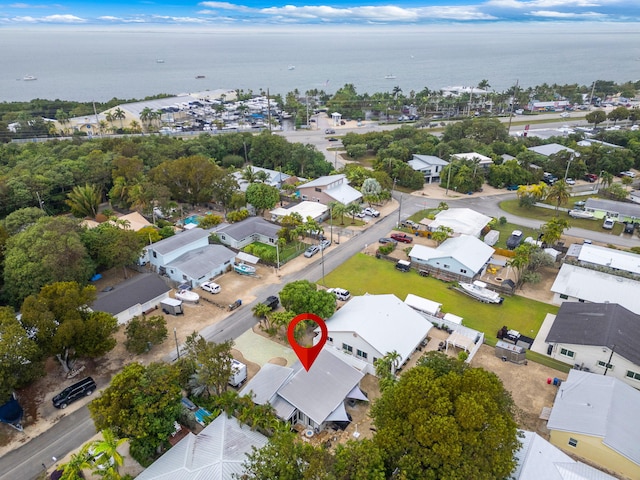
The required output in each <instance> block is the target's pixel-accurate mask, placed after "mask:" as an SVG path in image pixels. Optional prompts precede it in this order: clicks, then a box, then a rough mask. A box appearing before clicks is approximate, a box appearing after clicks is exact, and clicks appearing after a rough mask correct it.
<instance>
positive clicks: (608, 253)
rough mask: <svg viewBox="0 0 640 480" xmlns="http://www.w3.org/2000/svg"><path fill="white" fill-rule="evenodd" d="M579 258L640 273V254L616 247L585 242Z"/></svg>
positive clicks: (586, 261) (595, 263)
mask: <svg viewBox="0 0 640 480" xmlns="http://www.w3.org/2000/svg"><path fill="white" fill-rule="evenodd" d="M581 247H582V248H581V249H580V253H579V254H578V260H579V261H580V262H585V263H592V264H594V265H600V266H603V267H609V268H614V269H616V270H624V271H625V272H631V273H637V274H640V255H638V254H636V253H631V252H625V251H623V250H617V249H615V248H607V247H601V246H599V245H589V244H584V245H582V246H581Z"/></svg>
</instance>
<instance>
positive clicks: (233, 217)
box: [227, 208, 249, 223]
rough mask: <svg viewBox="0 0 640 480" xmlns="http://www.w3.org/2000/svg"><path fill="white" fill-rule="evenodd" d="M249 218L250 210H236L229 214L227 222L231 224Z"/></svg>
mask: <svg viewBox="0 0 640 480" xmlns="http://www.w3.org/2000/svg"><path fill="white" fill-rule="evenodd" d="M248 216H249V210H247V209H246V208H243V209H241V210H234V211H233V212H229V213H227V220H228V221H229V222H231V223H235V222H241V221H242V220H244V219H245V218H247V217H248Z"/></svg>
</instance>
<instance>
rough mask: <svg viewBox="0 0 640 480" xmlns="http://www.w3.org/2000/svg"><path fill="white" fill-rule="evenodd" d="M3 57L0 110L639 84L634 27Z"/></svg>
mask: <svg viewBox="0 0 640 480" xmlns="http://www.w3.org/2000/svg"><path fill="white" fill-rule="evenodd" d="M0 45H2V48H1V49H0V65H1V68H0V101H26V100H30V99H34V98H44V99H56V98H59V99H64V100H78V101H92V100H95V101H106V100H108V99H111V98H113V97H118V98H143V97H145V96H148V95H154V94H158V93H169V94H178V93H185V92H197V91H202V90H215V89H219V88H224V89H237V88H241V89H244V90H245V91H247V90H253V91H254V92H256V93H257V92H259V91H260V90H261V89H262V90H264V91H266V90H267V89H269V91H270V93H272V94H278V93H279V94H283V95H284V94H286V93H287V92H289V91H293V90H295V89H297V90H299V91H300V92H301V93H303V94H304V92H305V91H308V90H310V89H315V88H317V89H323V90H325V91H326V92H328V93H333V92H335V91H336V90H337V89H338V88H340V87H342V86H343V85H344V84H347V83H351V84H353V85H354V86H355V87H356V90H357V91H358V93H370V94H371V93H375V92H383V91H391V90H392V89H393V88H394V87H395V86H399V87H400V88H401V89H402V91H403V92H404V93H405V94H409V92H410V91H412V90H413V91H415V92H418V91H420V90H422V89H423V88H425V87H427V88H429V89H431V90H439V89H441V88H443V87H446V86H453V85H464V86H476V85H477V84H478V83H479V82H480V81H481V80H483V79H487V80H488V81H489V84H490V85H491V88H492V89H493V90H495V91H504V90H506V89H508V88H509V87H511V86H513V85H514V84H515V83H516V81H518V82H519V85H520V86H522V87H524V88H526V87H528V86H535V85H540V84H542V83H547V84H553V83H557V84H573V83H577V84H579V85H591V84H592V82H593V81H594V80H612V81H616V82H619V83H622V82H626V81H636V80H638V79H640V29H639V28H638V26H637V24H581V23H576V24H569V23H567V24H562V23H553V24H548V23H540V24H524V25H516V24H510V25H505V24H494V25H435V26H428V27H426V26H421V27H411V26H409V27H407V26H401V27H399V26H396V27H379V26H376V27H373V26H372V27H349V28H347V27H308V28H304V29H303V28H300V27H290V28H282V27H281V28H277V29H276V28H266V27H261V28H252V27H246V28H223V27H221V28H218V29H208V30H203V29H199V28H193V29H189V28H186V27H182V28H166V27H165V28H163V29H159V28H158V29H143V28H141V27H137V28H133V27H131V28H112V29H101V30H97V29H95V28H94V29H89V28H87V27H84V28H82V27H65V28H61V27H58V28H53V27H51V28H32V29H19V30H18V29H7V28H1V29H0ZM158 60H163V63H159V62H158ZM290 66H294V67H295V68H294V69H289V67H290ZM25 75H33V76H35V77H37V80H36V81H24V80H22V79H23V77H24V76H25ZM386 75H394V76H395V78H394V79H385V76H386ZM196 76H204V77H205V78H202V79H196Z"/></svg>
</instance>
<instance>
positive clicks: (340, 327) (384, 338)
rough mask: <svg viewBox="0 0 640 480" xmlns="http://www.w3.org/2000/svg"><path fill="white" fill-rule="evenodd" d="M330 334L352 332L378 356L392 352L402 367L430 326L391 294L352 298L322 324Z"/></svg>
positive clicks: (429, 323)
mask: <svg viewBox="0 0 640 480" xmlns="http://www.w3.org/2000/svg"><path fill="white" fill-rule="evenodd" d="M326 324H327V329H328V330H329V336H331V333H333V332H353V333H354V334H355V335H358V336H360V337H361V338H362V339H363V340H364V341H366V342H367V343H368V344H369V345H371V346H372V347H373V348H375V349H376V350H377V351H378V352H380V353H381V354H382V355H385V354H387V353H389V352H391V351H394V350H395V351H396V352H398V354H399V355H400V357H401V361H400V363H401V364H402V363H404V362H405V360H406V359H408V358H409V357H410V356H411V354H412V353H413V352H414V350H415V349H416V347H417V346H418V345H420V342H421V341H422V340H423V339H424V338H425V337H426V336H427V334H428V333H429V331H430V330H431V328H432V327H433V324H431V322H429V321H428V320H427V319H426V318H424V317H423V316H422V315H420V314H419V313H418V312H416V311H415V310H414V309H413V308H411V307H410V306H409V305H407V304H406V303H404V302H403V301H402V300H400V299H399V298H398V297H396V296H395V295H393V294H386V295H364V296H359V297H353V298H352V299H351V300H349V301H348V302H347V303H346V304H345V305H344V306H343V307H342V308H341V309H340V310H338V311H337V312H336V313H334V314H333V316H332V317H331V318H330V319H328V320H327V321H326Z"/></svg>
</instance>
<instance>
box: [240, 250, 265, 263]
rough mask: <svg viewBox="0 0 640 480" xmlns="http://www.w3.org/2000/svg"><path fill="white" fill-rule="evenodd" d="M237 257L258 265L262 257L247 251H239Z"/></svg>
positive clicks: (242, 260)
mask: <svg viewBox="0 0 640 480" xmlns="http://www.w3.org/2000/svg"><path fill="white" fill-rule="evenodd" d="M236 258H237V259H238V260H239V261H240V262H242V263H249V264H251V265H256V264H257V263H258V262H259V261H260V258H258V257H256V256H255V255H249V254H248V253H245V252H238V254H237V255H236Z"/></svg>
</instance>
